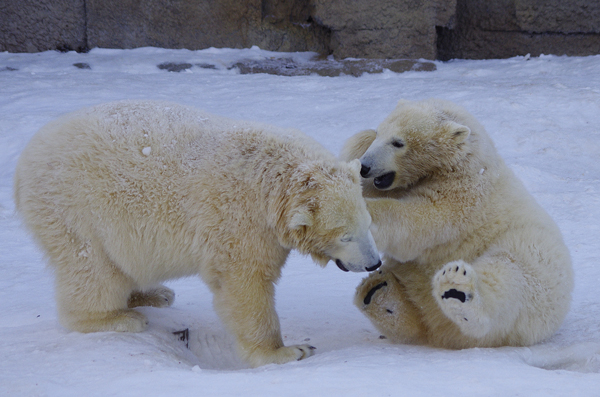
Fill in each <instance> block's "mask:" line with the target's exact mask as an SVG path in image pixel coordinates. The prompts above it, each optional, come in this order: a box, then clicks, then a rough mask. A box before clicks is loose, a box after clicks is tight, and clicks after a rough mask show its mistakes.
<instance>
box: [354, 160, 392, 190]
mask: <svg viewBox="0 0 600 397" xmlns="http://www.w3.org/2000/svg"><path fill="white" fill-rule="evenodd" d="M381 154H382V155H383V154H385V153H381ZM382 157H385V156H378V157H377V158H378V159H379V161H376V160H374V158H373V155H371V154H365V155H364V156H363V157H362V158H361V159H360V164H361V168H360V176H362V177H363V178H365V179H366V178H373V186H375V188H376V189H379V190H385V189H389V188H390V187H391V186H392V184H393V183H394V179H396V171H394V168H391V167H390V166H391V164H387V163H386V164H379V163H380V162H381V158H382Z"/></svg>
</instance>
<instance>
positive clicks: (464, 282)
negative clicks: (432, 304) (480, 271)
mask: <svg viewBox="0 0 600 397" xmlns="http://www.w3.org/2000/svg"><path fill="white" fill-rule="evenodd" d="M433 294H434V296H435V298H436V301H437V302H438V305H439V307H440V309H441V310H442V312H444V314H445V315H446V316H447V317H448V318H449V319H450V320H452V321H453V322H454V323H455V324H456V325H458V326H459V327H460V329H461V330H462V332H463V333H465V334H466V335H469V336H472V337H476V338H480V337H483V336H485V334H487V333H488V331H489V322H490V321H489V318H488V317H487V316H486V315H485V313H484V312H483V308H482V303H481V297H480V295H479V293H478V291H477V273H476V272H475V270H474V269H473V267H472V266H471V265H469V264H468V263H466V262H464V261H454V262H450V263H447V264H446V265H444V267H442V268H441V269H440V270H439V271H438V272H437V273H436V275H435V276H434V277H433Z"/></svg>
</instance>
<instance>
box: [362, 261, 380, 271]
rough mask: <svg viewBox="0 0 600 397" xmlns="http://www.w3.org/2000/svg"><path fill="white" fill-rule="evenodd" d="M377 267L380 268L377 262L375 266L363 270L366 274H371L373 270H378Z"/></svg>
mask: <svg viewBox="0 0 600 397" xmlns="http://www.w3.org/2000/svg"><path fill="white" fill-rule="evenodd" d="M379 266H381V261H379V262H378V263H377V264H376V265H375V266H371V267H367V268H365V270H366V271H368V272H372V271H373V270H377V269H379Z"/></svg>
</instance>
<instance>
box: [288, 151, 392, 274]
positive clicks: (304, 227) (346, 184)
mask: <svg viewBox="0 0 600 397" xmlns="http://www.w3.org/2000/svg"><path fill="white" fill-rule="evenodd" d="M360 167H361V164H360V162H359V161H358V160H354V161H352V162H350V163H343V162H341V163H337V164H331V163H325V162H314V163H309V164H306V165H303V166H302V167H300V169H299V170H298V171H297V172H296V176H295V178H294V179H295V182H294V184H293V186H292V189H293V192H290V194H289V197H290V205H289V208H288V211H287V213H288V216H287V220H288V221H287V222H288V224H287V229H288V232H289V237H290V238H291V240H292V244H291V245H293V246H294V247H295V248H297V249H298V250H299V251H300V252H301V253H304V254H310V255H311V256H312V258H313V260H314V261H315V262H317V263H318V264H320V265H321V266H325V265H326V264H327V262H329V261H330V260H333V261H334V262H335V263H336V264H337V266H338V267H339V268H340V269H342V270H344V271H349V270H351V271H355V272H360V271H372V270H375V269H377V268H378V267H379V266H380V265H381V261H380V258H379V253H378V251H377V247H376V245H375V241H374V240H373V236H372V235H371V232H370V230H369V227H370V226H371V216H370V215H369V211H368V210H367V206H366V203H365V200H364V199H363V197H362V189H361V184H360V182H361V181H360Z"/></svg>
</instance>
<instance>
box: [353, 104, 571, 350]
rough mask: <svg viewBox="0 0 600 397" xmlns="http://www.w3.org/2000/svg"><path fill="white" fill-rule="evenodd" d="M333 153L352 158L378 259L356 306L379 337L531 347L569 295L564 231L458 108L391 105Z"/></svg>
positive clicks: (552, 326)
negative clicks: (379, 254) (380, 264)
mask: <svg viewBox="0 0 600 397" xmlns="http://www.w3.org/2000/svg"><path fill="white" fill-rule="evenodd" d="M341 157H342V158H343V159H345V160H350V159H356V158H360V161H361V163H362V170H361V174H362V176H363V177H364V178H366V179H365V185H366V186H365V187H364V195H365V196H366V197H368V198H369V199H367V207H368V209H369V212H370V213H371V216H372V218H373V227H372V230H373V237H374V238H375V242H376V243H377V247H378V248H379V250H380V251H382V252H383V253H384V254H385V259H384V265H383V267H382V268H381V270H380V271H379V272H376V273H373V274H372V275H370V276H369V277H367V278H366V279H365V280H364V281H363V282H362V284H360V285H359V286H358V288H357V292H356V299H355V304H356V305H357V306H358V307H359V309H360V310H361V311H362V312H363V313H364V314H365V315H366V316H367V317H368V318H369V319H370V320H371V321H372V322H373V324H374V325H375V326H376V327H377V328H378V329H379V330H380V331H381V332H382V333H383V334H384V335H385V336H387V337H388V338H389V339H391V340H393V341H395V342H401V343H417V344H429V345H433V346H438V347H446V348H457V349H460V348H467V347H475V346H479V347H493V346H503V345H514V346H522V345H530V344H534V343H536V342H539V341H541V340H543V339H544V338H548V337H549V336H551V335H552V334H553V333H554V332H555V331H556V330H557V329H558V327H559V326H560V324H561V323H562V321H563V319H564V318H565V315H566V313H567V311H568V308H569V305H570V300H571V291H572V289H573V275H572V268H571V261H570V256H569V252H568V250H567V247H566V246H565V244H564V242H563V239H562V236H561V233H560V231H559V230H558V228H557V226H556V225H555V223H554V222H553V221H552V219H551V218H550V217H549V216H548V214H546V212H545V211H544V210H543V209H542V208H541V207H540V206H539V205H538V204H537V203H536V202H535V201H534V199H533V198H532V197H531V195H530V194H529V193H528V192H527V191H526V190H525V188H524V186H523V185H522V184H521V182H520V181H519V180H518V179H517V178H516V177H515V175H514V174H513V173H512V172H511V171H510V170H509V168H508V167H507V166H506V165H505V163H504V162H503V160H502V159H501V158H500V157H499V155H498V154H497V152H496V150H495V148H494V145H493V143H492V141H491V139H490V138H489V136H488V135H487V133H486V132H485V130H484V128H483V127H482V126H481V125H480V124H479V123H478V122H477V121H476V120H475V119H474V118H473V116H471V115H470V114H469V113H467V112H466V111H465V110H464V109H463V108H461V107H459V106H457V105H454V104H452V103H450V102H446V101H442V100H427V101H423V102H408V101H400V103H399V104H398V106H397V107H396V109H395V110H394V111H393V112H392V114H391V115H389V116H388V117H387V118H386V119H385V120H384V121H383V122H382V123H381V124H380V125H379V127H378V128H377V131H373V130H368V131H363V132H360V133H358V134H357V135H355V136H353V137H351V138H350V139H349V141H348V142H347V143H346V144H345V146H344V148H343V150H342V156H341Z"/></svg>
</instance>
